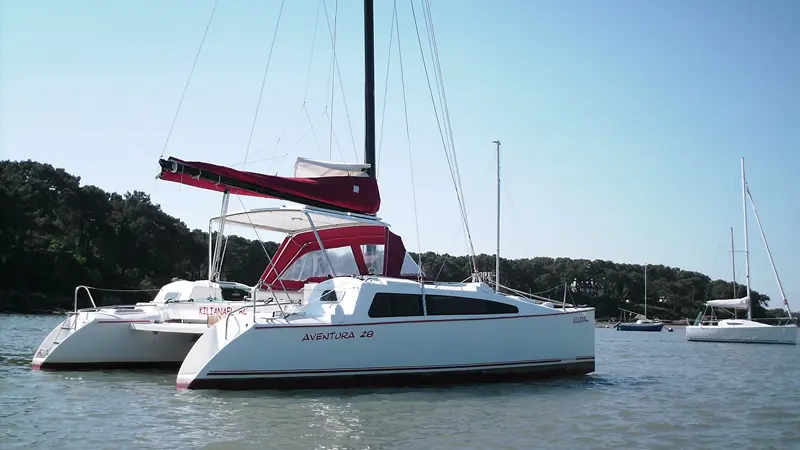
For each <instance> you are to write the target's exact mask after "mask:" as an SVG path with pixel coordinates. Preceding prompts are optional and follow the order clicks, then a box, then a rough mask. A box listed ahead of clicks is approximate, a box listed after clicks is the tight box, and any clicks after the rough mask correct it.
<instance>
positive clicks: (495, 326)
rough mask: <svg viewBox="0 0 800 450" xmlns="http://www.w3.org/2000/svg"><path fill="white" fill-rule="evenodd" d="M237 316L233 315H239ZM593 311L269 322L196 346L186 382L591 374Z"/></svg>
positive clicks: (339, 383) (284, 384)
mask: <svg viewBox="0 0 800 450" xmlns="http://www.w3.org/2000/svg"><path fill="white" fill-rule="evenodd" d="M232 322H233V321H232ZM594 338H595V329H594V310H592V309H586V310H576V311H575V312H574V313H564V312H558V313H554V314H543V315H536V316H512V317H493V318H472V319H461V320H452V319H451V320H416V321H396V322H380V323H378V322H373V323H359V324H352V325H350V324H341V325H338V324H335V325H307V326H305V325H300V324H279V323H275V324H270V325H258V326H256V327H250V328H248V329H245V330H243V331H242V332H241V333H239V334H238V335H236V336H227V337H226V336H225V326H224V324H222V323H218V324H216V325H214V326H213V327H212V328H211V329H209V331H208V332H206V333H205V334H204V335H203V336H202V337H201V338H200V339H199V340H198V341H197V343H195V346H194V347H193V348H192V350H191V351H190V352H189V354H188V355H187V357H186V360H185V361H184V363H183V365H182V366H181V369H180V370H179V373H178V377H177V383H176V384H177V386H178V387H179V388H188V389H208V388H218V389H259V388H261V389H264V388H276V389H280V388H303V387H312V388H313V387H334V386H336V387H345V386H364V385H418V384H441V383H447V384H452V383H461V382H469V381H500V380H522V379H531V378H542V377H552V376H557V375H583V374H588V373H591V372H593V371H594V370H595V346H594Z"/></svg>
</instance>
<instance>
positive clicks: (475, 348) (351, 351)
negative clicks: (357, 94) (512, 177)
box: [34, 0, 595, 389]
mask: <svg viewBox="0 0 800 450" xmlns="http://www.w3.org/2000/svg"><path fill="white" fill-rule="evenodd" d="M429 13H430V12H429V11H428V14H429ZM429 17H430V16H429ZM364 40H365V111H366V119H365V122H366V123H365V130H366V131H365V150H364V155H365V158H364V159H365V161H364V164H350V163H329V162H319V161H310V160H304V159H299V160H298V165H297V166H296V167H295V178H288V177H279V176H274V175H264V174H259V173H254V172H246V171H241V170H236V169H233V168H230V167H225V166H218V165H214V164H210V163H205V162H199V161H183V160H180V159H177V158H172V157H170V158H166V159H164V158H162V159H160V160H159V164H160V166H161V172H160V174H159V176H158V177H159V178H160V179H162V180H165V181H171V182H176V183H181V184H184V185H190V186H194V187H198V188H202V189H209V190H213V191H218V192H221V193H223V201H222V204H223V206H222V213H221V214H220V216H219V217H217V218H215V219H212V221H213V222H214V223H218V224H219V229H220V230H223V229H224V226H225V224H226V223H228V224H236V225H242V226H249V227H251V228H252V229H254V230H268V231H272V232H279V233H283V234H285V239H284V241H283V244H281V247H279V249H278V251H277V253H276V255H274V257H273V258H272V259H271V261H270V263H269V265H268V266H267V268H266V270H265V271H264V273H263V275H262V276H261V277H260V279H259V280H258V282H257V283H256V284H255V285H254V286H253V287H252V289H251V294H250V299H251V301H248V302H247V303H246V304H241V303H240V305H241V306H239V307H238V308H234V309H232V310H230V311H227V310H226V311H225V312H224V313H223V314H221V315H220V317H218V320H214V321H208V322H207V323H206V324H203V325H202V326H192V327H191V328H190V327H188V326H185V325H184V324H173V323H166V322H165V321H164V320H163V316H157V317H147V318H142V319H141V320H140V321H139V320H137V322H136V323H127V324H123V325H122V326H123V327H125V329H126V333H134V334H136V333H138V335H139V336H141V338H140V340H152V339H154V338H153V337H152V336H157V335H168V336H169V335H178V334H181V333H183V334H185V335H188V336H191V339H190V340H189V341H190V345H188V344H187V345H186V346H184V347H181V349H180V350H181V352H183V351H184V350H185V351H186V352H185V353H184V354H183V355H182V357H183V360H182V363H181V366H180V369H179V372H178V375H177V386H178V387H183V388H192V389H194V388H278V387H332V386H340V385H359V386H363V385H365V384H373V383H376V384H397V383H403V384H406V383H412V384H417V383H428V382H446V383H451V382H457V381H466V380H481V381H483V380H487V381H488V380H501V379H524V378H533V377H542V376H552V375H561V374H569V375H575V374H578V375H580V374H586V373H590V372H593V371H594V369H595V327H594V322H595V321H594V316H595V310H594V308H582V307H567V306H566V305H564V306H562V307H560V308H557V307H554V306H553V305H552V303H549V302H544V301H542V300H541V299H536V298H533V297H529V296H527V295H526V294H523V293H521V292H519V291H515V290H513V289H510V288H507V287H504V286H501V285H500V284H499V282H497V280H498V277H497V275H499V274H495V275H496V276H495V281H494V287H492V286H490V285H489V284H488V283H487V282H485V281H482V280H481V277H480V276H479V272H478V268H477V267H475V264H474V263H473V276H472V280H471V281H468V282H460V283H444V282H435V281H432V280H430V279H428V278H427V277H426V275H425V274H424V273H423V271H422V270H421V268H420V267H418V265H417V264H415V263H414V261H413V260H412V259H411V258H410V257H409V255H408V253H407V252H406V250H405V247H404V245H403V243H402V240H401V239H400V237H399V236H398V235H396V234H394V233H392V232H391V231H390V229H389V225H388V224H386V223H385V222H383V221H382V220H381V219H379V218H378V217H376V216H375V214H376V213H377V211H378V210H379V206H380V194H379V190H378V184H377V179H376V174H375V172H376V171H375V162H376V160H375V117H374V115H375V105H374V100H375V99H374V89H375V86H374V78H375V77H374V55H373V50H374V42H373V40H374V31H373V5H372V0H365V1H364ZM497 145H498V152H499V145H500V144H499V142H497ZM298 167H301V168H305V169H308V170H303V171H298V170H297V168H298ZM309 175H310V176H309ZM499 186H500V185H499V158H498V195H499ZM457 191H458V190H457ZM231 195H249V196H255V197H262V198H264V197H266V198H278V199H283V200H287V201H291V202H294V203H299V204H301V205H304V206H303V207H297V208H291V207H281V208H263V209H257V210H250V211H243V212H239V213H232V214H228V212H227V207H228V199H229V198H230V196H231ZM459 195H460V194H459ZM499 213H500V211H499V203H498V216H499ZM465 214H466V212H465V211H463V210H462V220H464V221H465V220H466V219H465ZM465 225H466V224H465ZM220 234H221V232H220ZM218 247H219V246H218ZM498 247H499V230H498ZM215 254H219V255H221V253H220V252H217V253H215ZM473 261H474V260H473ZM497 261H498V264H497V266H498V269H499V252H498V255H497ZM503 291H505V292H503ZM261 299H263V300H265V301H267V302H270V304H267V305H264V304H261V303H259V300H261ZM290 300H299V301H295V302H294V303H295V305H293V307H292V308H290V309H286V308H284V307H283V306H282V302H288V301H290ZM273 303H274V304H273ZM297 303H300V304H297ZM80 313H81V312H80V311H76V314H80ZM69 320H70V319H67V321H65V322H64V324H62V326H64V327H68V326H71V325H72V323H71V322H69ZM99 321H101V319H100V318H98V317H93V318H92V319H91V321H90V324H89V325H83V327H88V326H94V325H92V324H95V323H98V322H99ZM104 329H105V328H101V327H97V330H98V332H99V331H100V330H104ZM53 332H54V333H57V332H58V330H54V331H53ZM79 334H80V330H78V332H77V333H72V334H71V335H69V336H67V337H66V339H65V340H63V341H61V342H60V343H59V344H56V345H55V348H53V347H52V346H50V349H49V351H48V352H47V353H46V354H45V355H44V358H43V359H37V358H39V356H38V352H37V356H36V357H35V358H34V366H36V365H37V361H40V365H41V367H42V368H46V367H47V357H48V355H50V357H52V355H55V354H57V353H58V348H59V347H63V346H64V345H65V344H66V343H68V342H69V341H70V340H71V339H73V338H74V337H75V336H78V335H79ZM95 338H96V339H101V338H102V337H101V336H100V335H99V334H98V335H96V337H95ZM48 339H49V337H48ZM46 342H47V340H46ZM44 347H46V346H44ZM176 354H177V352H176Z"/></svg>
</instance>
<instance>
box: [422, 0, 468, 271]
mask: <svg viewBox="0 0 800 450" xmlns="http://www.w3.org/2000/svg"><path fill="white" fill-rule="evenodd" d="M410 3H411V13H412V15H413V18H414V28H415V29H416V33H417V42H418V43H419V50H420V54H421V56H422V67H423V69H424V70H425V78H426V80H427V84H428V92H429V93H430V98H431V103H432V104H433V110H434V115H435V116H436V124H437V126H438V128H439V136H440V138H441V140H442V146H443V147H444V151H445V158H446V159H447V165H448V168H449V170H450V176H451V178H452V179H453V188H454V189H455V191H456V198H457V199H458V204H459V209H460V213H461V220H462V221H463V222H464V229H465V232H466V235H467V241H468V245H469V250H470V259H471V260H472V266H473V271H475V272H477V261H476V258H475V248H474V246H473V243H472V235H471V232H470V229H469V221H468V219H467V211H466V204H465V202H464V199H463V188H462V186H461V181H460V179H461V177H460V175H458V174H457V173H456V172H457V170H458V164H457V162H456V164H455V166H454V164H453V161H452V157H451V155H450V153H449V152H448V147H447V138H446V137H445V132H444V131H443V130H442V125H443V124H442V122H441V121H440V120H439V111H438V109H437V108H436V98H435V96H434V94H433V87H432V86H431V80H430V74H429V71H428V65H427V62H426V61H425V51H424V49H423V46H422V38H421V36H420V33H419V24H418V21H417V15H416V12H415V9H414V1H413V0H411V2H410ZM437 53H438V52H437ZM436 59H437V60H438V57H437V58H436ZM437 86H438V84H437ZM445 101H446V100H445ZM442 113H443V114H444V111H443V112H442ZM448 115H449V114H448ZM447 123H449V120H448V121H447V122H445V126H446V124H447ZM451 142H452V140H451ZM454 154H455V152H454Z"/></svg>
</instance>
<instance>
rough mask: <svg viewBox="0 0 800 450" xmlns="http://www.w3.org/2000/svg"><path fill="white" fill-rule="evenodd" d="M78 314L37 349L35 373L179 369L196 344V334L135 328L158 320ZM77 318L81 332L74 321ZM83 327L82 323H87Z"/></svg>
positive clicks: (33, 363)
mask: <svg viewBox="0 0 800 450" xmlns="http://www.w3.org/2000/svg"><path fill="white" fill-rule="evenodd" d="M90 314H91V313H85V312H84V313H79V314H78V315H77V316H74V315H72V316H70V317H68V318H67V319H65V320H64V322H62V323H60V324H59V325H58V326H57V327H56V328H55V329H54V330H53V331H51V332H50V334H49V335H48V336H47V338H45V340H44V342H43V343H42V345H41V346H40V347H39V348H38V349H37V351H36V353H35V355H34V357H33V361H32V367H33V368H34V369H93V368H97V369H111V368H135V367H153V366H155V367H162V366H167V367H169V366H172V367H174V366H178V365H180V363H181V361H183V358H185V357H186V354H187V353H189V350H190V349H191V348H192V345H193V344H194V341H195V340H197V335H196V334H187V333H154V332H143V331H137V330H135V329H134V328H133V327H132V325H135V324H144V323H152V322H153V320H154V319H155V318H154V317H151V319H153V320H149V319H147V318H140V319H112V318H105V319H102V318H97V317H86V316H87V315H90ZM76 317H77V318H78V322H79V325H78V328H77V329H75V328H74V319H75V318H76ZM87 319H88V322H84V323H83V324H82V325H80V323H81V322H82V321H83V320H87Z"/></svg>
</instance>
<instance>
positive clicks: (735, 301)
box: [686, 158, 798, 345]
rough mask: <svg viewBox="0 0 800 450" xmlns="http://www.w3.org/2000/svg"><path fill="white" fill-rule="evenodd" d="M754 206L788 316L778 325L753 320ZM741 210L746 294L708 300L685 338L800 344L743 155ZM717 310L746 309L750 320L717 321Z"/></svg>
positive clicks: (692, 339) (688, 329) (780, 320)
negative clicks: (751, 241) (749, 230)
mask: <svg viewBox="0 0 800 450" xmlns="http://www.w3.org/2000/svg"><path fill="white" fill-rule="evenodd" d="M748 198H749V199H750V205H751V206H752V208H753V214H754V215H755V217H756V223H757V224H758V228H759V231H760V232H761V238H762V240H763V241H764V247H765V248H766V250H767V255H768V256H769V262H770V265H771V266H772V273H773V274H774V275H775V281H776V283H777V284H778V290H779V292H780V294H781V297H782V300H783V307H784V310H785V311H786V318H783V319H779V322H778V323H777V324H776V325H771V324H767V323H763V322H758V321H756V320H754V319H753V304H752V298H751V296H750V250H749V242H748V241H749V239H748V233H747V199H748ZM742 212H743V215H744V248H745V250H744V254H745V279H746V282H747V284H746V285H747V295H746V296H744V297H742V298H732V299H724V300H709V301H707V302H706V306H705V309H704V311H701V312H700V313H699V314H698V316H697V319H696V320H695V322H694V324H693V325H690V326H687V327H686V339H687V340H689V341H702V342H735V343H760V344H790V345H796V344H797V332H798V331H797V322H796V319H795V318H794V317H793V316H792V313H791V310H790V309H789V302H788V300H787V299H786V294H785V293H784V291H783V285H782V283H781V279H780V277H779V276H778V270H777V268H776V267H775V262H774V261H773V259H772V252H771V251H770V249H769V245H768V244H767V237H766V235H765V234H764V229H763V227H762V226H761V219H760V218H759V217H758V211H757V210H756V205H755V202H754V201H753V196H752V194H751V193H750V188H749V187H748V185H747V179H746V178H745V171H744V158H742ZM715 309H726V310H733V311H736V310H744V311H746V312H747V319H737V318H733V319H722V320H718V319H717V317H716V313H715Z"/></svg>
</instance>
